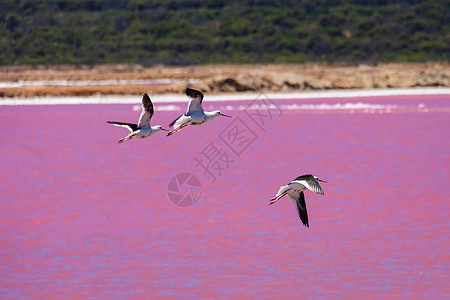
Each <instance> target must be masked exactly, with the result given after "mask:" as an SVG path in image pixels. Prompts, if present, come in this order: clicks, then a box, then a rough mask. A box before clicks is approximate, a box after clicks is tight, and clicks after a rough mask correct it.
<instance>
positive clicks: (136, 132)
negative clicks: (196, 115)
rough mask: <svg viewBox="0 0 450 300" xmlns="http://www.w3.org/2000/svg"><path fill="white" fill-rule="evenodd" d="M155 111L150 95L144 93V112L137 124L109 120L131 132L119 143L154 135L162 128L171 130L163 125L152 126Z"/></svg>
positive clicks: (110, 122)
mask: <svg viewBox="0 0 450 300" xmlns="http://www.w3.org/2000/svg"><path fill="white" fill-rule="evenodd" d="M153 113H154V110H153V103H152V100H150V97H149V96H148V95H147V94H144V95H142V112H141V116H140V117H139V121H138V123H137V124H134V123H125V122H115V121H108V123H109V124H113V125H115V126H120V127H125V128H127V129H128V130H129V131H130V132H131V133H130V134H129V135H127V136H126V137H124V138H123V139H120V140H119V143H123V142H126V141H128V140H130V139H144V138H148V137H149V136H152V135H154V134H155V133H157V132H158V131H160V130H165V131H169V130H167V129H164V128H162V127H161V126H159V125H158V126H150V119H151V118H152V116H153Z"/></svg>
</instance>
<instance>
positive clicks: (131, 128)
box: [107, 121, 138, 132]
mask: <svg viewBox="0 0 450 300" xmlns="http://www.w3.org/2000/svg"><path fill="white" fill-rule="evenodd" d="M107 123H109V124H113V125H115V126H120V127H125V128H126V129H128V130H129V131H131V132H133V131H136V130H137V129H138V125H137V124H134V123H125V122H115V121H107Z"/></svg>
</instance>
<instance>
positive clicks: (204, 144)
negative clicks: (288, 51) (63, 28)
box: [0, 95, 450, 299]
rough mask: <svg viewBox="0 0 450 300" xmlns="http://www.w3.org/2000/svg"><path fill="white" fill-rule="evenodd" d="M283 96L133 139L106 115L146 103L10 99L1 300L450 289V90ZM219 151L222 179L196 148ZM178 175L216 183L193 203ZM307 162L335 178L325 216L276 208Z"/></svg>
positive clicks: (429, 295) (313, 209) (1, 115)
mask: <svg viewBox="0 0 450 300" xmlns="http://www.w3.org/2000/svg"><path fill="white" fill-rule="evenodd" d="M249 100H253V99H249ZM138 101H139V99H137V101H136V102H137V103H138ZM205 101H206V100H205ZM273 102H274V103H276V104H277V107H276V108H273V107H272V111H271V112H270V115H269V110H268V109H267V108H264V107H262V108H261V107H260V108H258V107H257V106H256V108H255V107H253V108H250V107H247V106H248V105H249V103H252V105H253V104H258V103H259V102H250V101H242V102H228V103H225V102H212V103H208V105H205V109H210V108H214V109H216V108H220V109H223V111H224V112H225V113H228V114H230V115H233V118H232V119H228V118H218V119H215V120H214V121H212V122H211V123H208V124H206V125H202V126H196V127H188V128H186V129H183V130H182V131H180V132H178V133H176V134H175V135H173V136H172V137H165V135H164V134H163V133H158V134H157V135H155V136H153V137H151V138H149V139H146V140H132V141H129V142H126V143H124V144H117V139H119V138H121V137H123V136H125V134H127V131H126V130H125V129H123V128H118V127H114V126H110V125H108V124H106V122H105V121H106V120H121V121H132V122H134V121H136V120H137V117H138V114H139V112H138V111H135V110H133V109H132V108H133V105H56V106H0V119H1V125H0V128H1V130H0V139H1V140H2V143H1V145H0V160H1V171H0V203H1V209H0V245H1V248H0V249H1V250H0V298H2V299H5V298H8V297H10V298H22V299H23V298H29V299H49V298H53V297H60V298H61V297H62V298H72V299H82V298H85V299H112V298H115V299H128V298H144V297H151V296H153V297H157V296H160V297H163V298H165V297H169V298H170V297H186V298H190V299H193V298H194V297H199V298H234V297H246V298H300V297H302V298H304V297H306V298H307V299H335V298H345V299H363V298H364V299H374V298H379V299H387V298H395V297H398V298H400V299H414V298H415V299H444V298H446V297H448V295H449V294H450V287H449V281H450V280H449V272H450V263H449V260H450V258H449V246H450V243H449V238H448V236H449V231H450V230H449V229H450V222H449V204H448V203H449V196H450V189H449V184H448V182H449V179H450V178H449V173H448V172H449V164H450V144H449V136H450V95H441V96H396V97H366V98H347V99H346V98H340V99H331V98H330V99H303V100H283V99H276V100H274V101H273ZM205 103H206V102H205ZM338 103H340V104H341V105H337V104H338ZM357 103H360V104H361V105H360V104H357ZM322 104H325V105H322ZM345 104H347V106H343V105H345ZM164 105H166V104H158V103H156V104H155V106H156V107H157V108H158V107H159V106H161V108H163V107H164ZM175 105H178V106H180V107H183V106H184V103H176V104H175ZM259 109H260V110H261V111H263V110H264V109H266V112H268V113H267V115H268V116H269V117H267V118H265V119H264V117H261V118H262V119H260V120H265V121H264V124H261V123H258V122H254V121H253V120H252V119H251V116H253V117H255V112H261V111H260V110H259ZM182 110H184V109H182ZM182 110H180V111H168V110H162V111H156V113H155V116H154V118H153V122H152V124H154V125H156V124H162V125H167V124H168V123H170V121H172V119H174V118H175V117H177V116H178V115H179V114H180V113H182ZM246 112H247V113H246ZM236 120H237V121H236ZM231 122H240V123H239V124H238V125H239V126H241V127H240V128H246V129H247V130H248V131H247V133H252V134H251V135H248V134H247V136H245V135H244V137H243V138H241V137H239V138H238V137H236V136H235V137H234V138H235V140H231V138H232V135H230V132H231V131H229V130H231V129H232V128H233V124H234V125H236V123H233V124H232V123H231ZM230 124H231V125H230ZM242 124H244V125H242ZM242 126H244V127H242ZM227 139H228V140H227ZM225 141H228V142H229V143H231V144H232V146H233V145H234V146H233V147H237V148H238V149H236V148H233V149H234V150H235V151H236V152H233V151H232V147H230V146H229V145H227V144H226V143H225ZM249 141H250V142H249ZM233 143H234V144H233ZM212 146H214V147H215V149H216V150H220V156H217V157H220V158H222V159H221V160H220V161H216V162H218V163H221V164H222V170H219V169H218V168H213V167H211V168H210V169H209V170H210V171H211V174H212V175H214V176H215V177H216V180H215V181H214V182H213V180H212V176H211V174H208V173H205V171H204V169H202V168H201V166H199V165H197V162H196V160H195V158H201V157H203V155H204V153H207V149H209V148H211V147H212ZM208 147H209V148H208ZM244 147H246V148H244ZM243 148H244V149H243ZM242 149H243V150H242ZM210 150H211V149H210ZM202 153H203V154H202ZM208 153H210V154H211V153H212V152H211V151H210V152H208ZM236 153H238V154H236ZM205 157H206V156H205ZM226 161H228V162H227V163H225V162H226ZM180 172H189V173H192V174H194V175H195V176H197V177H198V179H199V180H200V181H201V185H202V192H201V197H200V199H199V200H198V202H197V203H195V204H194V205H193V206H191V207H185V208H181V207H178V206H176V205H175V204H173V203H172V202H171V201H170V200H169V197H168V194H167V188H168V183H169V181H170V180H171V178H172V177H173V176H174V175H176V174H178V173H180ZM307 173H313V174H315V175H317V176H319V177H320V178H323V179H324V180H327V181H328V183H327V184H325V183H324V184H322V187H323V189H324V191H325V195H324V196H320V195H317V194H314V193H312V192H309V191H308V192H306V201H307V206H308V213H309V219H310V228H305V227H303V226H302V224H301V222H300V220H299V219H298V216H297V214H296V211H295V208H294V205H293V204H292V202H291V201H290V200H289V199H287V198H283V199H282V200H280V201H279V202H278V203H277V204H276V205H273V206H267V202H268V200H269V198H271V197H272V196H274V195H275V193H276V192H277V190H278V188H279V187H280V186H281V185H284V184H286V183H287V182H289V181H290V180H292V179H293V178H295V177H296V176H298V175H302V174H307ZM186 191H189V190H184V191H181V192H180V193H185V192H186Z"/></svg>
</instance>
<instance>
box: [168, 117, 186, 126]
mask: <svg viewBox="0 0 450 300" xmlns="http://www.w3.org/2000/svg"><path fill="white" fill-rule="evenodd" d="M182 116H183V115H181V116H179V117H178V118H176V119H175V120H173V121H172V123H170V124H169V126H170V127H172V126H173V124H175V122H176V121H178V119H179V118H181V117H182Z"/></svg>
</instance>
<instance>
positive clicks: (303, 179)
mask: <svg viewBox="0 0 450 300" xmlns="http://www.w3.org/2000/svg"><path fill="white" fill-rule="evenodd" d="M319 181H321V182H326V181H324V180H320V179H319V178H317V177H316V176H314V175H311V174H307V175H302V176H298V177H297V178H295V179H294V180H292V181H291V182H289V183H288V184H287V185H285V186H282V187H280V189H279V190H278V193H277V194H276V196H275V197H273V198H271V199H270V201H269V205H272V204H274V203H275V202H277V201H278V200H280V199H281V198H282V197H283V196H285V195H288V196H289V197H290V198H291V199H292V201H293V202H294V204H295V207H296V209H297V212H298V216H299V217H300V220H301V221H302V223H303V225H305V226H306V227H309V222H308V212H307V211H306V202H305V195H304V194H303V191H304V190H306V189H308V190H310V191H313V192H315V193H317V194H320V195H323V194H324V193H323V190H322V187H321V186H320V184H319Z"/></svg>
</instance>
